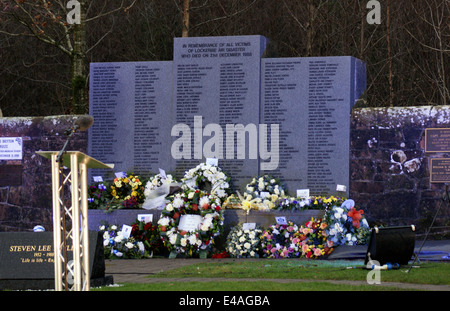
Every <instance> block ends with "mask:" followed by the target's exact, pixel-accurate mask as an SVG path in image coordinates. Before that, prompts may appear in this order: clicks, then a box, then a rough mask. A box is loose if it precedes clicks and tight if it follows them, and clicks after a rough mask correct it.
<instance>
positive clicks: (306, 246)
mask: <svg viewBox="0 0 450 311" xmlns="http://www.w3.org/2000/svg"><path fill="white" fill-rule="evenodd" d="M326 228H327V224H326V223H325V222H323V221H322V220H321V219H317V220H316V219H314V218H311V220H310V221H308V222H307V223H306V224H305V225H304V226H301V227H300V228H299V230H298V232H296V233H295V234H294V238H293V240H292V241H293V243H296V244H297V246H298V249H299V250H300V252H301V253H300V257H306V258H308V259H312V258H319V257H322V256H325V255H328V254H330V253H331V252H332V251H333V248H332V247H331V245H332V243H330V242H329V241H327V236H326V233H325V229H326Z"/></svg>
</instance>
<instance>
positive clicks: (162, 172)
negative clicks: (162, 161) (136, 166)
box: [159, 168, 167, 179]
mask: <svg viewBox="0 0 450 311" xmlns="http://www.w3.org/2000/svg"><path fill="white" fill-rule="evenodd" d="M159 175H161V177H162V178H163V179H167V175H166V171H165V170H163V169H162V168H160V169H159Z"/></svg>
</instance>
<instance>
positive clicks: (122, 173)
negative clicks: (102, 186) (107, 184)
mask: <svg viewBox="0 0 450 311" xmlns="http://www.w3.org/2000/svg"><path fill="white" fill-rule="evenodd" d="M114 175H116V177H117V178H126V177H127V173H125V172H116V173H114Z"/></svg>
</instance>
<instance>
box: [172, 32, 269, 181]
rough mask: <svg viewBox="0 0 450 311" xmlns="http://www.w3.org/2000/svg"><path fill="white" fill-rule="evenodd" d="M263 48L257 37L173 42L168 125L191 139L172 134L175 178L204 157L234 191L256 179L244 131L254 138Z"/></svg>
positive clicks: (254, 156) (255, 162) (252, 149)
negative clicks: (228, 180)
mask: <svg viewBox="0 0 450 311" xmlns="http://www.w3.org/2000/svg"><path fill="white" fill-rule="evenodd" d="M266 43H267V40H266V39H265V38H264V37H262V36H236V37H201V38H175V40H174V60H173V62H174V66H173V68H174V69H173V70H174V74H173V75H174V90H173V91H174V96H173V98H174V103H173V105H174V109H173V112H174V115H173V125H174V126H176V125H181V124H184V125H186V126H184V128H185V129H186V130H187V129H188V128H189V129H190V131H191V134H192V135H189V136H188V135H186V136H185V137H181V136H182V134H180V132H178V133H172V134H177V135H176V136H175V137H173V140H172V142H173V147H174V149H173V150H172V156H173V155H174V154H173V153H174V152H176V153H178V154H179V156H178V158H177V159H176V161H175V167H176V172H177V173H176V175H178V176H180V175H181V176H182V175H183V174H184V172H185V170H187V169H190V168H192V167H195V166H197V165H198V164H199V163H200V162H204V161H205V159H206V158H217V159H219V166H220V167H221V168H222V169H223V171H225V172H226V173H227V174H228V175H229V176H233V177H234V178H233V182H234V185H235V186H236V187H240V186H242V184H244V185H245V184H246V183H248V182H249V180H250V179H251V178H252V177H254V176H255V175H257V172H258V166H259V161H258V154H257V153H258V149H257V148H258V147H257V146H256V145H255V144H254V143H255V141H254V140H255V139H257V138H254V137H252V135H251V134H248V132H246V131H245V130H248V131H252V134H253V135H258V134H260V133H258V130H259V128H258V126H259V102H260V82H259V81H260V78H259V77H260V63H261V56H262V54H263V53H264V50H265V46H266ZM240 129H243V130H242V131H240ZM237 132H239V134H237ZM245 133H247V134H245ZM227 134H229V135H227ZM241 134H242V136H241ZM244 136H245V137H247V139H245V141H244V139H242V140H239V138H243V137H244ZM252 139H253V140H252ZM250 140H252V141H251V142H250ZM238 141H239V142H238ZM174 144H175V145H174ZM180 144H183V145H182V147H184V149H183V148H178V146H179V145H180ZM189 147H190V148H189ZM188 148H189V149H188ZM187 149H188V150H187ZM180 150H181V151H180Z"/></svg>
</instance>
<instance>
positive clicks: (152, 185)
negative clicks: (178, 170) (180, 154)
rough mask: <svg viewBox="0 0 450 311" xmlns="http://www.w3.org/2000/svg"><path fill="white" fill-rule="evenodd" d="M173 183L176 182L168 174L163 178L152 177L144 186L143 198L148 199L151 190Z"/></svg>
mask: <svg viewBox="0 0 450 311" xmlns="http://www.w3.org/2000/svg"><path fill="white" fill-rule="evenodd" d="M174 182H176V180H175V179H174V178H173V176H172V175H170V174H167V175H166V176H165V177H164V176H162V175H161V174H157V175H155V176H152V177H150V178H149V179H148V181H147V183H146V184H145V189H144V195H145V197H148V196H149V195H150V194H151V192H152V191H153V190H156V189H158V188H159V187H161V186H163V185H170V184H171V183H174Z"/></svg>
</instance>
